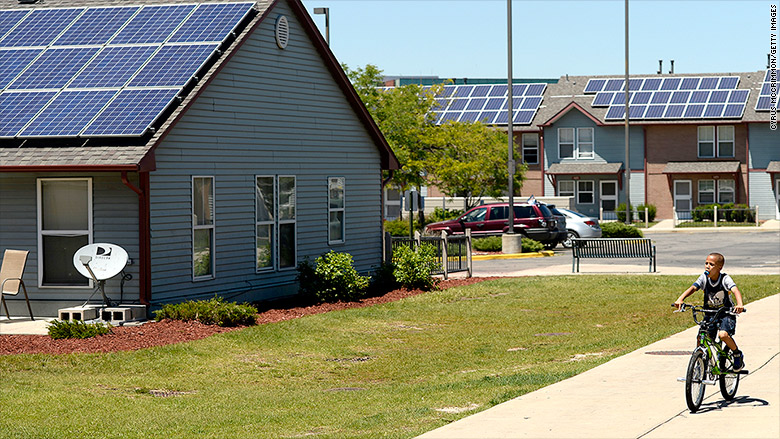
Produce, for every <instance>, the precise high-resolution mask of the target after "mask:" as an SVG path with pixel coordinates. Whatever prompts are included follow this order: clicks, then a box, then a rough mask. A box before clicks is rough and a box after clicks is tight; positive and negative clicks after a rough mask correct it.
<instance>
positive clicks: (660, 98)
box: [650, 91, 672, 104]
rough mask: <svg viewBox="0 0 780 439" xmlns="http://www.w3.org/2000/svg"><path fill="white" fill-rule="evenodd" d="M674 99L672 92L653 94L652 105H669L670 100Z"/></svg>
mask: <svg viewBox="0 0 780 439" xmlns="http://www.w3.org/2000/svg"><path fill="white" fill-rule="evenodd" d="M671 97H672V92H670V91H658V92H655V93H653V97H652V98H650V103H651V104H667V103H669V99H671Z"/></svg>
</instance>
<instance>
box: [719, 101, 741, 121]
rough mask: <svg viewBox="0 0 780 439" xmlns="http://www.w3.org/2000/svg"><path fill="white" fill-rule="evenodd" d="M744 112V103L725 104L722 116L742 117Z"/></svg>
mask: <svg viewBox="0 0 780 439" xmlns="http://www.w3.org/2000/svg"><path fill="white" fill-rule="evenodd" d="M744 112H745V104H727V105H726V109H725V110H724V111H723V117H740V118H741V117H742V114H743V113H744Z"/></svg>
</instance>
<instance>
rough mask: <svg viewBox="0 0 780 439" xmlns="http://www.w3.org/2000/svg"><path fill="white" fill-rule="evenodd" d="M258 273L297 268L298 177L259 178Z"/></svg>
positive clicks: (256, 204)
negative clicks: (296, 180)
mask: <svg viewBox="0 0 780 439" xmlns="http://www.w3.org/2000/svg"><path fill="white" fill-rule="evenodd" d="M255 197H256V200H255V209H256V214H255V215H256V230H257V235H256V236H255V239H256V243H257V245H256V248H257V252H256V259H257V261H256V264H257V271H258V272H260V271H267V270H274V269H290V268H295V266H296V257H297V255H296V248H297V238H296V218H297V206H296V202H297V196H296V187H295V176H293V175H276V176H274V175H260V176H257V177H256V183H255Z"/></svg>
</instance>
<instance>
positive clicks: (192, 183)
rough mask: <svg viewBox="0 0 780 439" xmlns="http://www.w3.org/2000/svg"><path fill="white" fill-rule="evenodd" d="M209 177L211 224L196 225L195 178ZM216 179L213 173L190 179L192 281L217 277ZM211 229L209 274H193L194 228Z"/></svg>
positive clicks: (194, 176)
mask: <svg viewBox="0 0 780 439" xmlns="http://www.w3.org/2000/svg"><path fill="white" fill-rule="evenodd" d="M200 178H204V179H211V190H212V192H213V194H212V196H213V198H212V206H211V224H206V225H198V224H195V180H196V179H200ZM216 184H217V181H216V178H214V176H213V175H193V176H192V179H191V181H190V218H191V220H190V221H191V224H192V249H191V252H190V256H191V258H192V263H191V264H190V265H191V267H190V269H191V270H192V281H193V282H199V281H204V280H211V279H215V278H216V277H217V273H216V266H217V264H216V259H217V258H216V252H217V249H216V241H217V229H216V226H217V186H216ZM209 229H210V230H211V243H210V244H211V254H210V256H209V263H210V264H211V274H209V275H205V276H195V231H196V230H209Z"/></svg>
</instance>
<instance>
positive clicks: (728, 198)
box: [718, 180, 736, 204]
mask: <svg viewBox="0 0 780 439" xmlns="http://www.w3.org/2000/svg"><path fill="white" fill-rule="evenodd" d="M735 192H736V184H735V181H734V180H718V203H721V204H727V203H734V202H735V201H734V200H735V199H736V197H735V196H734V194H735Z"/></svg>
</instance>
